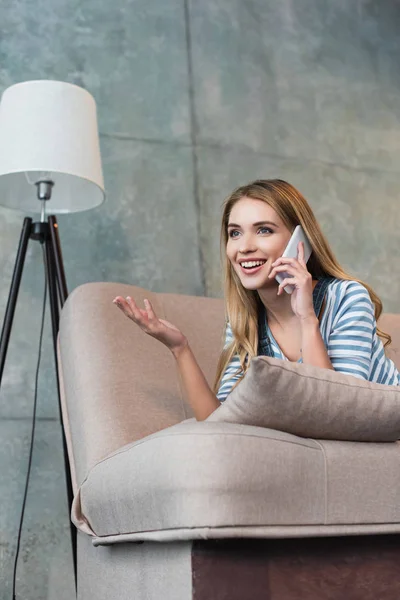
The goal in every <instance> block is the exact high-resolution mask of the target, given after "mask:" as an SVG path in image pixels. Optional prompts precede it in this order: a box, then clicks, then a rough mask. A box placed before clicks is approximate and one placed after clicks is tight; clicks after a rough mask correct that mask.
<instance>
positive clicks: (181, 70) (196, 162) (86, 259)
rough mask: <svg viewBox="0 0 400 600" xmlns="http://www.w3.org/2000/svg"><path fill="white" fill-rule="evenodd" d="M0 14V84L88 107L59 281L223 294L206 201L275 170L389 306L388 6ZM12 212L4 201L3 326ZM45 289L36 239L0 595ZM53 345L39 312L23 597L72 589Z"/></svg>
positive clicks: (13, 420) (64, 223)
mask: <svg viewBox="0 0 400 600" xmlns="http://www.w3.org/2000/svg"><path fill="white" fill-rule="evenodd" d="M0 16H1V19H0V23H1V24H0V35H1V39H0V58H1V60H0V91H1V92H2V91H3V90H4V89H5V88H7V87H8V86H9V85H12V84H14V83H18V82H20V81H25V80H30V79H57V80H62V81H67V82H71V83H75V84H77V85H80V86H83V87H85V88H86V89H87V90H88V91H89V92H91V93H92V94H93V96H94V97H95V99H96V102H97V108H98V119H99V129H100V136H101V137H100V139H101V151H102V157H103V166H104V176H105V183H106V188H107V202H106V203H105V204H104V205H103V206H101V207H100V208H98V209H96V210H92V211H89V212H87V213H81V214H71V215H62V216H58V222H59V225H60V237H61V243H62V248H63V256H64V262H65V269H66V275H67V282H68V287H69V291H72V290H73V289H74V288H75V287H76V286H78V285H80V284H83V283H85V282H89V281H119V282H124V283H132V284H135V285H139V286H143V287H146V288H148V289H151V290H154V291H164V292H181V293H186V294H193V295H209V296H221V295H222V294H221V290H220V283H219V282H220V264H219V227H220V216H221V204H222V202H223V200H224V198H225V197H226V196H227V195H228V194H229V193H230V192H231V191H232V189H233V188H234V187H236V186H237V185H240V184H243V183H246V182H248V181H250V180H252V179H253V178H256V177H260V178H261V177H262V178H272V177H279V178H283V179H286V180H288V181H289V182H291V183H292V184H294V185H295V186H297V187H298V189H299V190H300V191H301V192H302V193H303V194H304V195H305V196H306V198H307V199H308V200H309V202H310V204H311V206H312V208H313V209H314V211H315V213H316V215H317V218H318V219H319V221H320V223H321V226H322V229H323V230H324V232H325V234H326V235H327V237H328V239H329V241H330V243H331V245H332V247H333V250H334V252H335V254H336V255H337V257H338V259H339V260H340V262H341V263H342V264H343V266H344V267H345V268H346V269H347V270H349V271H350V272H351V273H353V274H354V275H355V276H356V277H359V278H361V279H364V280H365V281H367V282H368V283H369V284H371V285H372V287H373V288H374V289H375V290H376V292H377V293H378V295H379V296H380V297H381V299H382V301H383V305H384V312H400V301H399V298H400V283H399V282H400V277H399V275H400V272H399V271H400V263H399V260H398V255H399V236H398V231H399V229H400V211H399V183H400V174H399V168H398V164H399V160H400V102H399V97H400V94H399V88H400V75H399V69H398V65H399V58H400V56H399V46H400V36H399V32H400V6H399V4H398V3H393V2H391V1H390V0H379V2H378V0H375V1H370V2H366V1H364V2H363V1H362V0H358V1H357V2H352V3H349V2H344V1H343V0H332V1H331V2H321V1H320V0H296V2H292V1H290V0H280V1H279V2H276V1H275V0H201V1H200V0H199V1H197V2H194V1H193V0H192V1H185V0H169V1H168V2H165V1H161V0H158V1H154V0H131V1H126V0H124V1H122V0H114V1H113V2H112V3H110V2H99V1H98V0H96V1H94V0H90V1H88V2H70V1H68V2H67V1H66V0H41V1H40V2H39V3H35V4H34V5H33V4H32V2H29V1H28V0H21V1H20V2H18V4H17V5H12V4H11V2H6V3H3V4H2V6H1V8H0ZM0 201H1V199H0ZM24 216H25V215H23V214H21V213H17V212H13V211H12V210H10V209H6V208H0V269H1V271H0V272H1V283H2V286H1V290H0V319H1V322H2V319H3V316H4V312H5V308H6V303H7V298H8V292H9V286H10V282H11V275H12V271H13V267H14V261H15V253H16V249H17V245H18V241H19V236H20V231H21V226H22V221H23V217H24ZM26 216H34V215H26ZM43 290H44V271H43V263H42V249H41V247H40V245H39V244H38V243H37V242H34V241H31V242H30V245H29V249H28V255H27V259H26V264H25V269H24V273H23V279H22V283H21V289H20V293H19V298H18V305H17V311H16V315H15V322H14V327H13V331H12V336H11V341H10V345H9V350H8V356H7V362H6V366H5V371H4V375H3V381H2V387H1V392H0V440H1V443H0V472H1V478H0V496H1V499H2V501H1V511H0V536H1V537H0V553H1V554H0V600H5V599H8V598H10V590H11V583H12V567H13V557H14V553H15V548H16V540H17V532H18V523H19V516H20V509H21V505H22V499H23V491H24V485H25V474H26V469H27V464H28V452H29V441H30V433H31V417H32V411H33V402H34V390H35V372H36V364H37V359H38V348H39V335H40V322H41V311H42V300H43ZM52 352H53V349H52V337H51V327H50V320H49V309H47V313H46V321H45V329H44V335H43V349H42V360H41V366H40V374H39V382H38V400H37V402H38V409H37V415H38V420H37V426H36V434H35V444H34V455H33V465H32V476H31V482H30V487H29V493H28V499H27V508H26V514H25V522H24V529H23V535H22V549H21V553H20V559H19V564H18V580H17V583H18V587H17V590H18V598H24V600H39V599H40V600H43V598H49V599H53V598H57V600H67V599H68V600H69V599H70V598H71V597H73V582H72V563H71V552H70V546H69V537H68V536H69V527H68V509H67V502H66V495H65V487H64V474H63V462H62V450H61V434H60V426H59V420H58V409H57V395H56V387H55V386H56V384H55V375H54V363H53V354H52Z"/></svg>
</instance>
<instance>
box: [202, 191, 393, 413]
mask: <svg viewBox="0 0 400 600" xmlns="http://www.w3.org/2000/svg"><path fill="white" fill-rule="evenodd" d="M297 225H301V227H302V228H303V231H304V232H305V234H306V236H307V238H308V240H309V242H310V244H311V247H312V253H311V256H310V258H309V261H308V262H307V264H306V263H305V261H304V247H303V245H302V244H299V247H298V256H297V258H296V259H290V258H282V254H283V252H284V250H285V248H286V246H287V243H288V241H289V239H290V237H291V235H292V233H293V231H294V229H295V228H296V226H297ZM221 253H222V262H223V288H224V292H225V306H226V309H225V313H226V332H225V340H224V341H225V344H224V349H223V351H222V353H221V356H220V358H219V361H218V366H217V374H216V378H215V382H214V388H213V389H214V391H215V393H216V394H217V397H218V399H219V400H220V401H223V400H225V398H226V397H227V395H228V394H229V393H230V391H232V389H233V388H234V387H235V386H236V385H237V383H238V382H239V381H241V379H242V378H243V377H244V375H245V374H246V372H247V370H248V368H249V365H250V361H251V359H252V358H253V357H254V356H257V355H260V354H267V355H269V356H273V357H276V358H281V359H282V360H289V359H288V357H294V356H298V355H299V354H300V358H299V359H298V361H297V362H303V363H305V364H312V365H315V366H319V367H322V368H328V369H334V370H336V371H341V372H343V373H348V374H351V375H354V376H355V377H359V378H362V379H366V380H369V381H375V382H377V383H385V384H388V385H400V374H399V372H398V370H397V369H396V366H395V365H394V363H393V361H391V360H390V359H389V358H387V357H386V356H385V352H384V346H383V343H382V340H381V339H380V338H384V339H385V340H386V344H385V346H387V345H388V344H390V343H391V338H390V336H389V335H388V334H386V333H384V332H382V331H380V330H379V329H378V328H377V325H376V322H377V320H378V319H379V316H380V314H381V313H382V302H381V301H380V299H379V297H378V296H377V295H376V294H375V292H374V291H373V289H372V288H371V287H370V286H369V285H368V284H366V283H364V282H362V281H360V280H359V279H357V278H355V277H352V276H351V275H349V274H348V273H346V272H345V271H344V270H343V269H342V267H341V266H340V264H339V263H338V261H337V259H336V258H335V256H334V254H333V252H332V250H331V248H330V246H329V243H328V241H327V239H326V238H325V236H324V234H323V233H322V231H321V228H320V226H319V224H318V222H317V220H316V218H315V216H314V214H313V211H312V209H311V207H310V206H309V204H308V203H307V201H306V199H305V198H304V197H303V196H302V195H301V193H300V192H299V191H298V190H297V189H296V188H294V187H293V186H292V185H290V184H289V183H287V182H285V181H283V180H280V179H272V180H257V181H254V182H252V183H250V184H247V185H245V186H242V187H239V188H237V189H236V190H235V191H234V192H233V193H232V194H231V195H230V196H229V197H228V198H227V199H226V201H225V203H224V207H223V215H222V224H221ZM284 271H285V272H287V273H288V274H289V275H290V279H284V280H283V281H282V282H281V284H279V285H278V283H277V281H276V280H275V275H276V274H277V273H279V272H284ZM288 281H290V282H291V283H292V282H293V285H294V286H295V291H294V292H293V293H292V294H281V293H280V292H281V288H283V287H284V285H287V283H288ZM283 349H284V350H285V353H284V352H283V351H282V350H283Z"/></svg>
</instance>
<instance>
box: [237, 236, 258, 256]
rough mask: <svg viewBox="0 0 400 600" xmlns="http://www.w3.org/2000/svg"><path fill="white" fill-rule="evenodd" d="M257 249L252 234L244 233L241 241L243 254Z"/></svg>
mask: <svg viewBox="0 0 400 600" xmlns="http://www.w3.org/2000/svg"><path fill="white" fill-rule="evenodd" d="M256 249H257V247H256V245H255V243H254V240H253V239H252V237H251V236H250V237H249V236H246V235H243V236H242V239H241V243H240V250H239V252H240V253H242V254H247V253H250V252H254V251H255V250H256Z"/></svg>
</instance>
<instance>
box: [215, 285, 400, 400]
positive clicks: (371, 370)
mask: <svg viewBox="0 0 400 600" xmlns="http://www.w3.org/2000/svg"><path fill="white" fill-rule="evenodd" d="M325 299H326V305H325V310H324V313H323V316H322V319H321V323H320V326H319V329H320V332H321V336H322V339H323V340H324V344H325V348H326V349H327V353H328V356H329V359H330V361H331V363H332V365H333V368H334V369H335V371H339V372H340V373H345V374H349V375H354V377H358V378H359V379H365V380H367V381H373V382H375V383H382V384H385V385H399V386H400V373H399V371H398V369H397V368H396V365H395V364H394V362H393V361H392V360H391V359H390V358H388V357H387V356H386V355H385V351H384V347H383V342H382V340H381V338H380V337H378V335H377V333H376V320H375V309H374V304H373V303H372V301H371V298H370V296H369V293H368V290H367V289H366V288H365V287H364V286H363V285H362V284H361V283H358V281H347V280H344V279H337V278H335V279H333V280H332V281H331V282H330V284H329V285H328V287H327V289H326V293H325ZM268 336H269V338H270V340H271V345H272V349H273V352H274V357H275V358H281V359H282V360H289V359H288V358H287V357H286V356H285V355H284V354H283V352H282V350H281V349H280V348H279V346H278V344H277V342H276V340H275V339H274V336H273V335H272V333H271V330H270V328H269V327H268ZM232 339H233V334H232V329H231V327H230V325H229V323H227V326H226V332H225V348H226V347H227V346H228V345H229V343H230V342H231V341H232ZM297 362H298V363H301V362H303V359H302V358H300V359H299V360H298V361H297ZM238 369H240V372H239V373H237V374H236V375H234V373H235V372H236V371H237V370H238ZM241 375H242V370H241V367H240V361H239V356H238V355H237V354H236V355H235V356H233V357H232V359H231V361H230V362H229V364H228V365H227V367H226V369H225V372H224V374H223V376H222V379H221V383H220V386H219V390H218V393H217V398H218V400H219V401H220V402H223V401H224V400H225V399H226V397H227V396H228V394H229V393H230V391H231V390H232V387H233V385H234V384H235V382H236V381H237V380H238V379H239V378H240V377H241Z"/></svg>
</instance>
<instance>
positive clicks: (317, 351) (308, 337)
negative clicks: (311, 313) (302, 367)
mask: <svg viewBox="0 0 400 600" xmlns="http://www.w3.org/2000/svg"><path fill="white" fill-rule="evenodd" d="M301 348H302V357H303V364H306V365H314V367H321V368H322V369H332V370H333V371H334V368H333V365H332V363H331V361H330V358H329V356H328V352H327V351H326V348H325V344H324V340H323V339H322V336H321V332H320V330H319V323H318V319H317V318H315V319H310V320H305V321H302V323H301Z"/></svg>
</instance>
